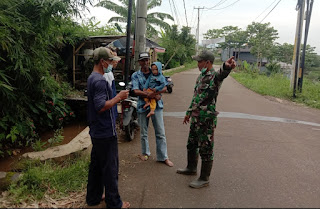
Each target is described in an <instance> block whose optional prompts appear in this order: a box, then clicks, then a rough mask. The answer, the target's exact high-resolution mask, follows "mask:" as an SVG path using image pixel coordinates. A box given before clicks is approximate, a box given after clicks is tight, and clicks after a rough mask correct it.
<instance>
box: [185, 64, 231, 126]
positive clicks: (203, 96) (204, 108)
mask: <svg viewBox="0 0 320 209" xmlns="http://www.w3.org/2000/svg"><path fill="white" fill-rule="evenodd" d="M230 71H231V69H226V67H225V65H224V64H223V65H222V66H221V68H220V70H218V71H217V72H216V71H215V70H214V69H213V68H212V69H210V70H206V71H204V72H202V71H201V73H200V75H199V76H198V78H197V82H196V85H195V87H194V95H193V98H192V101H191V104H190V106H189V108H188V110H187V112H186V115H187V116H192V117H198V118H199V119H200V120H205V119H208V118H212V119H214V120H215V119H216V117H217V114H216V101H217V96H218V93H219V88H220V86H221V84H222V81H223V80H224V79H225V78H226V77H227V76H228V75H229V73H230Z"/></svg>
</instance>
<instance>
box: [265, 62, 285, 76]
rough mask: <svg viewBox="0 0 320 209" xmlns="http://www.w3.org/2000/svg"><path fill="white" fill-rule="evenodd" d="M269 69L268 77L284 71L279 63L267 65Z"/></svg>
mask: <svg viewBox="0 0 320 209" xmlns="http://www.w3.org/2000/svg"><path fill="white" fill-rule="evenodd" d="M266 68H267V75H270V74H277V73H282V69H281V66H280V64H279V63H277V62H270V63H268V64H267V65H266Z"/></svg>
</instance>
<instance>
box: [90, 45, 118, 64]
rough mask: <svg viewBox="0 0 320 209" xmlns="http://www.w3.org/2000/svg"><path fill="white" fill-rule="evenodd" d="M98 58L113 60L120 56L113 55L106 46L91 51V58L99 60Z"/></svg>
mask: <svg viewBox="0 0 320 209" xmlns="http://www.w3.org/2000/svg"><path fill="white" fill-rule="evenodd" d="M100 59H104V60H107V59H108V60H115V61H119V60H121V58H120V57H118V56H115V55H114V54H113V52H112V51H111V50H110V49H108V48H106V47H99V48H96V49H95V50H94V51H93V60H100Z"/></svg>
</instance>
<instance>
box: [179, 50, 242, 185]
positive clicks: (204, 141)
mask: <svg viewBox="0 0 320 209" xmlns="http://www.w3.org/2000/svg"><path fill="white" fill-rule="evenodd" d="M193 59H194V60H196V61H198V68H199V70H200V72H201V73H200V75H199V77H198V78H197V82H196V85H195V88H194V95H193V98H192V102H191V105H190V107H189V108H188V110H187V112H186V116H185V117H184V120H183V124H187V123H189V121H190V118H191V122H190V132H189V138H188V144H187V151H188V153H187V155H188V165H187V167H186V168H184V169H178V170H177V173H179V174H185V175H196V174H197V164H198V156H199V154H200V156H201V159H202V164H201V174H200V177H199V178H198V179H196V180H194V181H192V182H191V183H190V184H189V186H190V187H192V188H201V187H205V186H208V185H209V176H210V173H211V169H212V163H213V158H214V153H213V147H214V129H215V128H216V125H217V115H218V114H217V112H216V100H217V96H218V93H219V88H220V86H221V84H222V81H223V80H224V79H225V78H226V77H227V76H228V75H229V73H230V72H231V70H232V69H233V68H235V66H236V62H235V61H234V57H231V58H230V59H229V60H227V61H226V62H225V63H223V65H222V66H221V68H220V70H219V71H217V72H216V71H215V70H214V69H213V61H214V55H213V53H212V52H210V51H206V50H205V51H202V52H201V53H200V54H199V55H198V56H194V57H193Z"/></svg>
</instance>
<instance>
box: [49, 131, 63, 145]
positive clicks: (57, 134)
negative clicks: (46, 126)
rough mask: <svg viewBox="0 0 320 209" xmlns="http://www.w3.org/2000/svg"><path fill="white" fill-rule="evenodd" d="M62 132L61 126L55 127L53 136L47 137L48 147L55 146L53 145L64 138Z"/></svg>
mask: <svg viewBox="0 0 320 209" xmlns="http://www.w3.org/2000/svg"><path fill="white" fill-rule="evenodd" d="M62 133H63V129H62V128H61V129H57V130H56V131H55V132H54V135H53V137H51V138H50V139H48V143H49V146H50V147H52V146H55V145H57V144H59V143H61V142H62V140H63V139H64V136H62Z"/></svg>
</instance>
